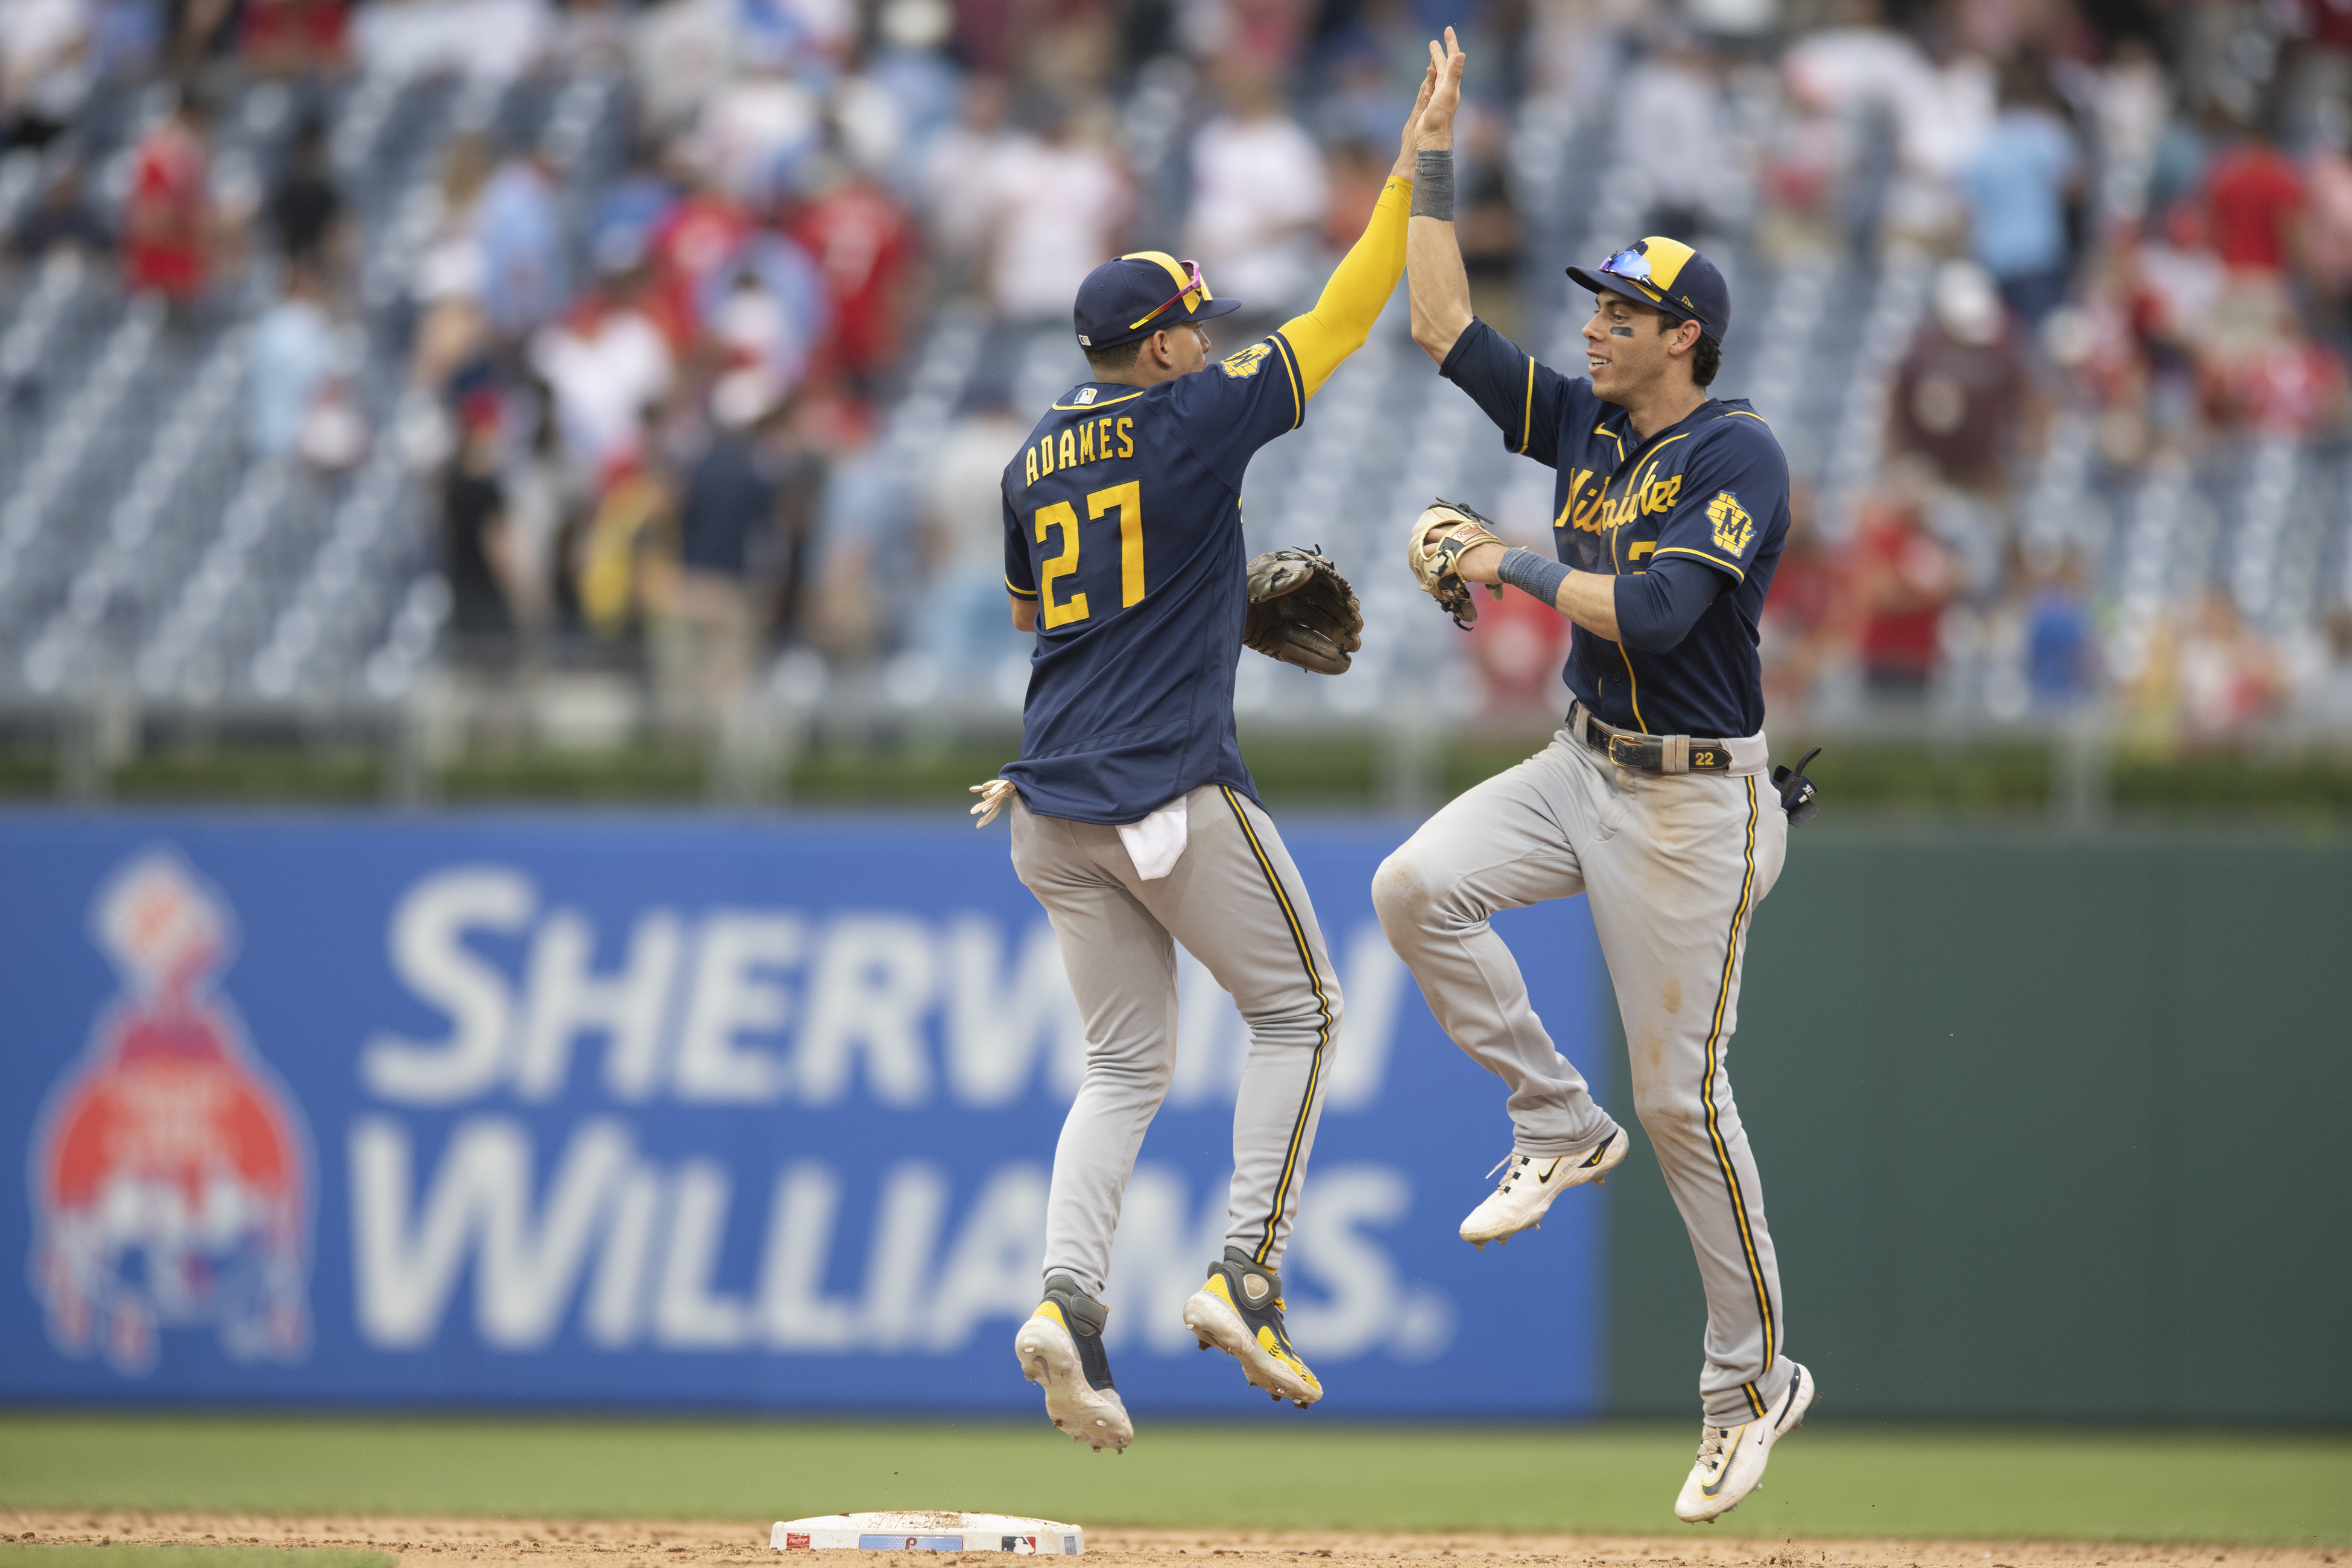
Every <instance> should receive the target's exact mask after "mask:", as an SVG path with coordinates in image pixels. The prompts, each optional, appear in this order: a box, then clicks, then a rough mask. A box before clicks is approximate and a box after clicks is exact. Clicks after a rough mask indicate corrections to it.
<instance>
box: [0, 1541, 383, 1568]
mask: <svg viewBox="0 0 2352 1568" xmlns="http://www.w3.org/2000/svg"><path fill="white" fill-rule="evenodd" d="M396 1561H398V1560H397V1559H396V1558H394V1557H392V1556H391V1555H389V1554H388V1553H385V1552H332V1551H329V1552H289V1551H285V1550H282V1549H279V1548H276V1547H268V1546H131V1545H126V1544H124V1543H123V1542H114V1543H112V1544H111V1545H106V1546H41V1545H25V1544H23V1543H21V1542H19V1543H0V1568H393V1564H394V1563H395V1562H396Z"/></svg>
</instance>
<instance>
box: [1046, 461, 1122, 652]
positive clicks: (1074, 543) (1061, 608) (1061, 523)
mask: <svg viewBox="0 0 2352 1568" xmlns="http://www.w3.org/2000/svg"><path fill="white" fill-rule="evenodd" d="M1113 507H1117V508H1118V602H1119V607H1120V608H1121V609H1125V608H1127V607H1128V606H1129V605H1135V604H1137V603H1139V602H1140V601H1141V599H1142V598H1143V487H1142V485H1140V484H1139V483H1138V482H1137V481H1136V480H1134V479H1129V480H1128V481H1127V483H1125V484H1123V485H1113V486H1111V487H1110V489H1104V490H1097V491H1095V492H1094V493H1093V494H1092V495H1090V496H1088V497H1087V521H1088V522H1092V521H1095V520H1096V519H1097V518H1098V517H1100V516H1102V515H1103V513H1105V512H1107V511H1108V510H1111V509H1112V508H1113ZM1055 527H1058V528H1060V529H1061V531H1062V552H1061V553H1060V554H1059V555H1055V556H1053V557H1051V558H1050V559H1048V560H1047V561H1046V562H1045V572H1044V574H1043V581H1041V582H1040V583H1039V584H1038V587H1039V588H1040V589H1041V590H1042V591H1041V592H1040V593H1039V595H1038V597H1039V598H1040V599H1041V600H1043V601H1044V603H1045V627H1046V629H1047V630H1048V631H1051V630H1052V629H1053V628H1054V627H1055V626H1068V625H1069V624H1070V623H1071V622H1072V621H1083V620H1085V619H1086V618H1087V615H1088V614H1089V613H1090V611H1089V610H1088V608H1087V596H1086V595H1085V594H1083V593H1077V594H1073V595H1070V596H1069V598H1067V599H1066V600H1062V601H1058V602H1057V601H1056V600H1055V594H1054V583H1055V579H1056V578H1061V577H1067V576H1070V575H1072V574H1075V573H1076V571H1077V569H1078V513H1077V509H1076V507H1073V506H1072V505H1071V504H1070V503H1069V502H1068V501H1055V503H1054V504H1053V505H1052V506H1046V507H1039V508H1038V509H1037V542H1038V543H1040V544H1043V543H1045V531H1046V530H1047V529H1049V528H1055Z"/></svg>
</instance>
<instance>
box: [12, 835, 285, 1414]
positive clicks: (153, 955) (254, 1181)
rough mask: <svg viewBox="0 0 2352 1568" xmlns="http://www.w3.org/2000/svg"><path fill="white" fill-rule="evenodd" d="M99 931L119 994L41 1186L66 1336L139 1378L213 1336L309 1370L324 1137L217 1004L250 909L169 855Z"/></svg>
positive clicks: (41, 1219) (149, 860)
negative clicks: (315, 1169) (314, 1153)
mask: <svg viewBox="0 0 2352 1568" xmlns="http://www.w3.org/2000/svg"><path fill="white" fill-rule="evenodd" d="M90 934H91V938H92V940H93V941H94V942H96V943H97V944H98V946H99V948H100V950H101V951H102V952H104V953H105V954H106V956H107V958H108V959H109V960H110V962H111V963H113V965H114V968H115V971H116V973H117V974H118V976H119V977H120V981H121V993H120V994H119V995H118V996H117V997H116V998H115V999H114V1000H112V1001H111V1002H110V1003H109V1004H107V1005H106V1006H105V1007H104V1008H103V1010H102V1011H101V1012H100V1016H99V1018H98V1020H97V1023H96V1026H95V1027H94V1028H93V1029H92V1030H91V1034H90V1041H89V1049H88V1050H87V1051H85V1052H84V1053H83V1055H82V1057H81V1058H80V1059H79V1061H77V1062H76V1063H74V1064H73V1066H72V1067H70V1068H68V1069H67V1071H66V1073H65V1074H64V1076H63V1077H61V1078H60V1079H58V1082H57V1084H56V1085H55V1086H54V1087H53V1088H52V1089H51V1090H50V1092H49V1095H48V1099H47V1103H46V1104H45V1105H44V1106H43V1108H42V1111H41V1116H40V1119H39V1121H38V1122H37V1125H36V1129H35V1132H34V1137H33V1141H32V1171H31V1180H30V1181H29V1182H28V1184H27V1191H28V1192H29V1194H31V1197H32V1204H33V1256H32V1282H33V1289H34V1292H35V1294H36V1295H37V1296H38V1297H39V1298H40V1300H41V1303H42V1306H43V1308H44V1310H45V1312H46V1315H47V1322H48V1331H49V1338H50V1340H51V1342H53V1343H54V1344H55V1345H56V1346H57V1347H58V1350H59V1351H61V1352H64V1353H66V1354H68V1355H71V1356H76V1357H88V1356H91V1355H100V1356H103V1357H104V1358H105V1360H106V1362H107V1363H109V1364H110V1366H112V1367H113V1368H114V1369H115V1370H116V1371H117V1372H119V1373H122V1374H123V1375H125V1376H127V1377H138V1376H142V1375H144V1374H146V1373H150V1372H152V1371H153V1370H154V1368H155V1366H156V1364H157V1362H158V1360H159V1359H160V1357H161V1355H162V1353H163V1331H164V1330H167V1329H205V1328H211V1329H214V1330H216V1331H217V1332H218V1334H219V1337H220V1344H221V1348H222V1350H223V1351H224V1352H226V1354H227V1355H228V1356H229V1357H230V1358H231V1359H233V1360H236V1361H239V1362H247V1363H254V1362H278V1363H292V1362H299V1361H301V1360H303V1359H304V1358H305V1357H306V1356H308V1354H309V1353H310V1220H311V1177H310V1135H309V1131H308V1129H307V1128H306V1127H305V1126H304V1124H303V1122H302V1120H301V1113H300V1110H299V1108H298V1107H297V1106H296V1104H295V1102H294V1100H293V1099H292V1097H291V1096H289V1094H288V1093H287V1092H286V1090H285V1089H284V1088H283V1086H282V1085H281V1084H280V1083H279V1082H278V1079H277V1077H276V1075H275V1074H273V1073H272V1072H270V1070H269V1069H268V1066H267V1065H266V1064H265V1063H264V1062H263V1061H262V1060H261V1058H260V1057H259V1056H258V1055H257V1053H256V1052H255V1051H254V1049H253V1047H252V1046H251V1044H250V1043H249V1042H248V1041H247V1038H246V1035H245V1029H244V1026H243V1025H242V1023H241V1022H240V1021H239V1019H238V1017H237V1016H236V1009H235V1007H234V1006H233V1005H232V1004H231V1003H230V1002H229V1001H228V999H227V998H226V996H223V995H221V994H218V993H217V992H216V991H215V984H216V982H217V981H218V979H219V977H220V974H221V972H222V971H223V970H225V969H226V968H227V966H228V964H229V962H230V960H231V959H232V957H233V956H234V954H235V950H236V917H235V913H234V911H232V910H231V909H230V908H229V906H228V903H227V901H226V900H225V899H223V898H222V897H221V896H220V894H219V893H218V892H217V891H216V890H215V889H213V888H211V887H209V886H208V885H206V884H205V882H204V881H203V880H202V879H200V878H199V877H197V875H196V874H195V872H194V870H192V869H191V868H189V867H188V866H187V865H186V863H185V862H184V861H183V860H181V859H180V858H179V857H178V856H176V855H174V854H172V853H171V852H169V851H167V850H154V851H149V852H147V853H144V854H142V855H139V856H136V857H134V858H132V859H131V860H130V861H128V862H127V863H125V864H124V865H123V866H121V868H119V869H118V870H117V871H116V872H115V873H114V875H113V876H112V877H110V879H108V880H107V881H106V883H105V884H104V885H103V886H102V887H101V888H100V890H99V893H98V897H97V899H96V900H95V901H94V903H93V905H92V907H91V910H90Z"/></svg>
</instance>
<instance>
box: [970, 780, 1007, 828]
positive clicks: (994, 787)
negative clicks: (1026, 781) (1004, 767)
mask: <svg viewBox="0 0 2352 1568" xmlns="http://www.w3.org/2000/svg"><path fill="white" fill-rule="evenodd" d="M971 793H972V794H974V795H978V796H980V804H979V805H975V806H973V807H972V808H971V814H972V815H973V816H977V817H978V818H980V820H979V821H978V822H975V823H973V824H972V826H974V827H985V826H988V825H989V824H990V823H992V822H994V821H995V820H996V814H997V813H998V812H1000V811H1003V809H1004V803H1005V802H1006V801H1008V800H1010V799H1012V798H1013V781H1012V780H1011V779H991V780H989V781H988V782H987V783H986V784H974V785H972V786H971Z"/></svg>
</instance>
